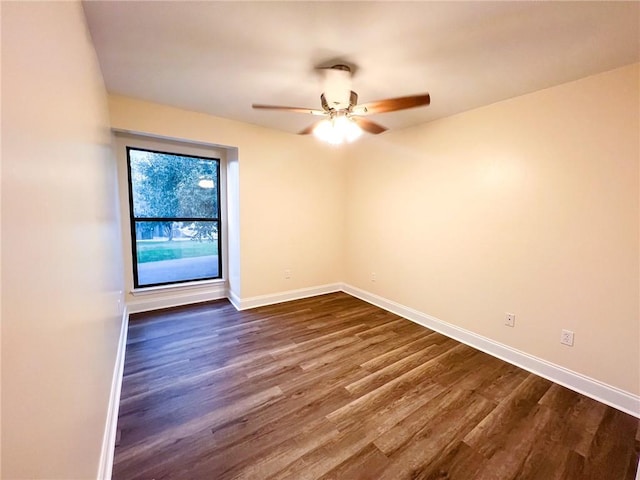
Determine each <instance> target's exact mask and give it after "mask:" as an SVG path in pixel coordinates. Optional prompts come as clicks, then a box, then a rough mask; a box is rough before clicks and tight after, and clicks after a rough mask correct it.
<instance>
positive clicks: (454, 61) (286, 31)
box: [84, 1, 640, 132]
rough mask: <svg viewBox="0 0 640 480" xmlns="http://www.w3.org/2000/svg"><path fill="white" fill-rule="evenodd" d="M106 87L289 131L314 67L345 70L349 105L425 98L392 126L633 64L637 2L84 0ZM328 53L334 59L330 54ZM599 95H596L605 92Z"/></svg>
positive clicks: (312, 95) (314, 97)
mask: <svg viewBox="0 0 640 480" xmlns="http://www.w3.org/2000/svg"><path fill="white" fill-rule="evenodd" d="M84 9H85V13H86V16H87V20H88V23H89V28H90V31H91V35H92V37H93V42H94V44H95V48H96V51H97V53H98V58H99V60H100V65H101V67H102V72H103V75H104V78H105V82H106V86H107V89H108V90H109V92H112V93H117V94H122V95H126V96H131V97H136V98H140V99H144V100H150V101H153V102H158V103H163V104H167V105H173V106H177V107H181V108H186V109H189V110H195V111H199V112H205V113H209V114H212V115H216V116H219V117H225V118H229V119H233V120H239V121H243V122H248V123H253V124H256V125H262V126H266V127H270V128H275V129H281V130H285V131H289V132H297V131H299V130H301V129H303V128H304V127H306V126H308V125H310V124H311V123H313V122H314V121H315V120H316V118H314V117H311V116H307V115H303V114H295V113H284V112H271V111H259V110H253V109H252V108H251V104H252V103H266V104H280V105H289V106H299V107H309V108H320V99H319V96H320V93H322V92H321V90H322V88H321V81H320V80H321V77H320V75H319V74H318V71H316V70H314V67H317V66H328V65H331V64H333V63H347V64H350V65H352V66H353V67H355V74H354V77H353V90H355V91H356V92H357V93H358V95H359V97H360V98H359V100H360V102H368V101H373V100H379V99H384V98H389V97H398V96H405V95H412V94H416V93H421V92H425V91H426V92H429V93H430V94H431V106H429V107H426V108H425V107H422V108H416V109H412V110H404V111H401V112H393V113H385V114H380V115H376V116H375V117H372V120H374V121H376V122H378V123H380V124H382V125H385V126H387V127H390V128H402V127H407V126H411V125H416V124H419V123H424V122H428V121H431V120H434V119H436V118H440V117H444V116H448V115H452V114H454V113H458V112H461V111H464V110H469V109H472V108H476V107H478V106H481V105H486V104H490V103H493V102H497V101H500V100H503V99H506V98H510V97H514V96H517V95H521V94H524V93H528V92H532V91H535V90H539V89H542V88H546V87H549V86H552V85H557V84H560V83H564V82H567V81H571V80H574V79H578V78H581V77H585V76H588V75H591V74H595V73H598V72H602V71H606V70H610V69H613V68H616V67H619V66H622V65H626V64H629V63H633V62H638V61H640V2H636V1H633V2H611V1H605V2H522V1H517V2H479V1H474V2H396V1H390V2H345V1H343V2H297V1H294V2H290V1H288V2H214V1H205V2H185V1H159V2H155V1H86V2H85V3H84ZM338 60H339V62H338ZM602 95H603V96H606V95H607V92H602Z"/></svg>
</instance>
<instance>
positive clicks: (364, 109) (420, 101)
mask: <svg viewBox="0 0 640 480" xmlns="http://www.w3.org/2000/svg"><path fill="white" fill-rule="evenodd" d="M429 103H431V98H430V97H429V94H428V93H423V94H420V95H409V96H408V97H398V98H387V99H386V100H378V101H376V102H368V103H361V104H360V105H358V106H357V107H356V108H354V110H353V113H354V114H356V115H371V114H373V113H385V112H394V111H396V110H406V109H407V108H414V107H422V106H425V105H429Z"/></svg>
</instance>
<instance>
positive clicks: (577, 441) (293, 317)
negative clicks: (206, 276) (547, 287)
mask: <svg viewBox="0 0 640 480" xmlns="http://www.w3.org/2000/svg"><path fill="white" fill-rule="evenodd" d="M639 425H640V422H639V421H638V420H637V419H635V418H633V417H632V416H630V415H627V414H625V413H622V412H620V411H618V410H615V409H613V408H610V407H607V406H606V405H603V404H601V403H598V402H596V401H594V400H591V399H589V398H587V397H584V396H582V395H579V394H577V393H574V392H572V391H570V390H568V389H566V388H563V387H561V386H559V385H556V384H554V383H552V382H550V381H548V380H545V379H543V378H540V377H537V376H535V375H533V374H530V373H528V372H526V371H524V370H521V369H519V368H517V367H514V366H512V365H510V364H508V363H505V362H503V361H501V360H498V359H496V358H493V357H491V356H489V355H487V354H484V353H482V352H479V351H477V350H474V349H473V348H471V347H468V346H466V345H463V344H460V343H458V342H456V341H454V340H451V339H448V338H447V337H445V336H443V335H440V334H438V333H436V332H433V331H431V330H428V329H425V328H424V327H421V326H419V325H416V324H414V323H412V322H410V321H408V320H404V319H402V318H400V317H398V316H396V315H393V314H391V313H388V312H386V311H384V310H381V309H379V308H377V307H374V306H372V305H369V304H367V303H364V302H362V301H360V300H357V299H355V298H353V297H350V296H348V295H346V294H342V293H337V294H331V295H324V296H320V297H315V298H311V299H306V300H300V301H295V302H290V303H286V304H280V305H275V306H270V307H262V308H258V309H254V310H249V311H244V312H237V311H236V310H235V309H234V308H233V306H231V305H230V304H229V303H228V302H227V301H226V300H225V301H219V302H212V303H208V304H200V305H195V306H191V307H184V308H179V309H172V310H165V311H162V312H155V313H148V314H138V315H133V316H132V318H131V322H130V326H129V338H128V342H127V352H126V360H125V375H124V382H123V386H122V398H121V402H120V415H119V420H118V427H119V438H118V441H117V446H116V450H115V462H114V474H113V478H115V479H127V480H131V479H156V480H160V479H215V480H224V479H235V478H238V479H240V478H242V479H250V478H251V479H295V480H306V479H323V480H324V479H345V480H351V479H371V480H385V479H394V480H398V479H431V480H435V479H461V480H471V479H492V480H507V479H519V480H525V479H536V480H554V479H575V480H587V479H593V480H623V479H624V480H627V479H628V480H633V479H634V478H635V471H636V466H637V462H638V451H639V445H640V428H639Z"/></svg>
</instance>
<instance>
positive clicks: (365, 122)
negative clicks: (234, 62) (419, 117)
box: [252, 64, 431, 144]
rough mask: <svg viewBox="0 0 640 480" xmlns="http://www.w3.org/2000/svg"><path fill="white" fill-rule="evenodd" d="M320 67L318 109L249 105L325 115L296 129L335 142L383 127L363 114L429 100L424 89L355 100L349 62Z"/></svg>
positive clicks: (398, 108)
mask: <svg viewBox="0 0 640 480" xmlns="http://www.w3.org/2000/svg"><path fill="white" fill-rule="evenodd" d="M320 70H322V71H323V72H324V92H323V93H322V94H321V95H320V104H321V106H322V110H319V109H313V108H302V107H285V106H280V105H262V104H253V105H252V107H253V108H256V109H262V110H279V111H286V112H294V113H307V114H311V115H317V116H322V117H325V118H324V119H323V120H320V121H318V122H316V123H314V124H313V125H311V126H309V127H307V128H305V129H304V130H302V131H300V132H298V133H299V134H300V135H307V134H310V133H314V134H315V135H316V136H318V137H320V138H321V139H323V140H325V141H328V142H329V143H333V144H339V143H342V142H344V141H353V140H355V139H356V138H357V137H358V136H360V134H361V133H362V131H363V130H364V131H366V132H369V133H373V134H375V135H377V134H379V133H382V132H384V131H386V130H387V129H386V128H385V127H383V126H382V125H380V124H378V123H375V122H372V121H371V120H369V119H367V118H364V117H365V116H367V115H373V114H376V113H385V112H394V111H397V110H405V109H407V108H414V107H421V106H426V105H429V103H430V101H431V99H430V97H429V94H428V93H422V94H418V95H410V96H407V97H397V98H388V99H385V100H378V101H375V102H367V103H361V104H358V94H357V93H356V92H354V91H353V90H351V68H350V67H349V66H347V65H342V64H338V65H333V66H331V67H328V68H321V69H320Z"/></svg>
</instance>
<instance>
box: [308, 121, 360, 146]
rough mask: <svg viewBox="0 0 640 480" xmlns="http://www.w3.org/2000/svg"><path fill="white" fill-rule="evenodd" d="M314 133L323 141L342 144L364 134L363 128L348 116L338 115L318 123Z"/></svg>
mask: <svg viewBox="0 0 640 480" xmlns="http://www.w3.org/2000/svg"><path fill="white" fill-rule="evenodd" d="M313 134H314V135H315V136H316V138H318V139H320V140H322V141H323V142H327V143H330V144H331V145H340V144H342V143H344V142H349V143H350V142H353V141H355V140H357V139H358V138H359V137H360V135H362V129H361V128H360V127H359V126H358V125H357V124H356V123H355V122H354V121H353V120H352V119H351V118H349V117H348V116H346V115H337V116H334V117H332V118H328V119H326V120H323V121H321V122H320V123H318V125H317V126H316V127H315V128H314V129H313Z"/></svg>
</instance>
